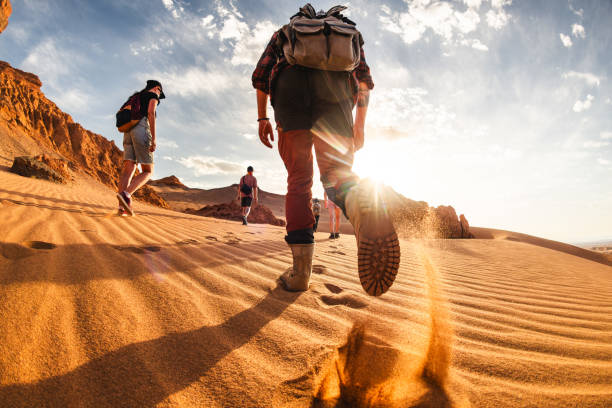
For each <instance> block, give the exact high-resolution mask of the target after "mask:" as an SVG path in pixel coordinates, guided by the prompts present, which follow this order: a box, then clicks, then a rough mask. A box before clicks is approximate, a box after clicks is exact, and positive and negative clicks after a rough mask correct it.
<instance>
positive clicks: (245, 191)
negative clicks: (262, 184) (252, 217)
mask: <svg viewBox="0 0 612 408" xmlns="http://www.w3.org/2000/svg"><path fill="white" fill-rule="evenodd" d="M237 199H238V200H240V207H242V225H249V223H248V222H247V217H248V216H249V213H250V212H251V203H252V202H253V200H255V204H257V179H256V178H255V176H254V175H253V166H249V167H247V174H245V175H244V176H242V177H241V178H240V184H238V197H237Z"/></svg>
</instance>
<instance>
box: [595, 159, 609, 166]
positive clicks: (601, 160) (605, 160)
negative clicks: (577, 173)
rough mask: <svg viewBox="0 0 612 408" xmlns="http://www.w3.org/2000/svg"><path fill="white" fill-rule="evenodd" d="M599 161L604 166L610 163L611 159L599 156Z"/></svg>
mask: <svg viewBox="0 0 612 408" xmlns="http://www.w3.org/2000/svg"><path fill="white" fill-rule="evenodd" d="M597 163H599V164H603V165H604V166H606V165H608V164H610V160H607V159H601V158H599V159H597Z"/></svg>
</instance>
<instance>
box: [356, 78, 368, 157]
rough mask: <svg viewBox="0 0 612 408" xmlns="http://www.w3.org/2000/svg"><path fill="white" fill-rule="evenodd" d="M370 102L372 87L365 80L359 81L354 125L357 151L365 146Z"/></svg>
mask: <svg viewBox="0 0 612 408" xmlns="http://www.w3.org/2000/svg"><path fill="white" fill-rule="evenodd" d="M369 103H370V88H369V87H368V84H366V83H365V82H360V83H359V94H358V95H357V110H356V112H355V124H354V125H353V138H354V143H355V151H357V150H359V149H361V148H362V147H363V142H364V135H365V132H364V129H365V120H366V115H367V113H368V104H369Z"/></svg>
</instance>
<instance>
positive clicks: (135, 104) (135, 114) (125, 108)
mask: <svg viewBox="0 0 612 408" xmlns="http://www.w3.org/2000/svg"><path fill="white" fill-rule="evenodd" d="M115 118H116V119H117V122H116V126H117V130H119V131H120V132H123V133H125V132H129V131H130V130H132V128H134V126H136V125H137V124H138V122H140V119H142V114H141V113H140V92H136V93H134V94H133V95H132V96H130V97H129V98H128V100H127V101H126V102H125V103H124V104H123V105H121V108H120V109H119V111H118V112H117V114H116V115H115Z"/></svg>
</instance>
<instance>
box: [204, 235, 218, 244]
mask: <svg viewBox="0 0 612 408" xmlns="http://www.w3.org/2000/svg"><path fill="white" fill-rule="evenodd" d="M206 239H207V240H209V241H215V242H216V241H219V240H218V239H217V237H213V236H211V235H209V236H207V237H206Z"/></svg>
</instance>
